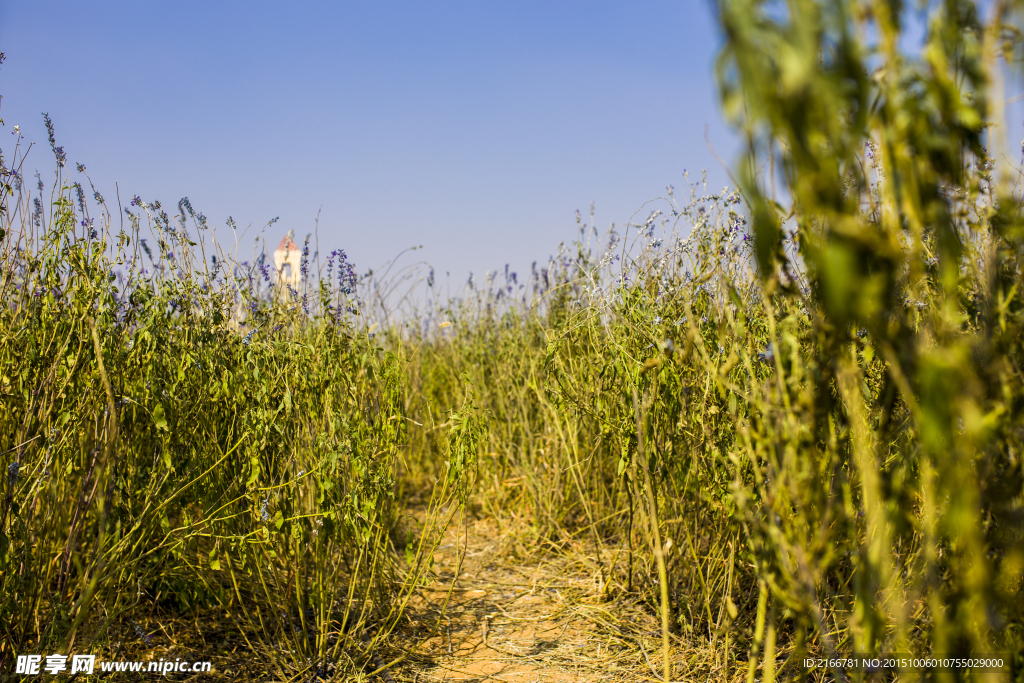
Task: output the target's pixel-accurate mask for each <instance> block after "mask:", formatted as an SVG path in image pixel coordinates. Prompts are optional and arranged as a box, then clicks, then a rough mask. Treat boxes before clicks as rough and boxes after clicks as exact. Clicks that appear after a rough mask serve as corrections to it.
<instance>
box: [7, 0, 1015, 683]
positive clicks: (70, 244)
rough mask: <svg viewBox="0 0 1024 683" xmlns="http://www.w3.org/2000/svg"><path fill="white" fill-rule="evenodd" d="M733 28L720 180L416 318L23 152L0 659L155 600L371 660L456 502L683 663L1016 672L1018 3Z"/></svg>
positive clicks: (12, 209)
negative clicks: (649, 631) (276, 263)
mask: <svg viewBox="0 0 1024 683" xmlns="http://www.w3.org/2000/svg"><path fill="white" fill-rule="evenodd" d="M719 9H720V11H721V20H722V26H723V28H724V31H725V36H726V43H725V47H724V49H723V52H722V54H721V56H720V61H719V67H720V70H719V82H720V84H721V88H722V94H723V102H724V106H725V112H726V114H727V116H729V117H730V119H731V121H732V122H733V123H734V124H735V125H736V126H737V127H738V128H739V129H740V130H742V131H743V132H744V134H745V136H746V139H747V140H748V149H747V153H746V155H745V157H744V159H743V160H741V163H740V164H738V167H737V171H736V174H737V183H736V185H737V188H736V189H735V190H734V191H728V190H726V191H722V192H713V191H709V190H708V188H707V187H706V184H704V183H703V182H695V183H692V184H691V185H690V187H687V188H683V189H682V190H681V191H679V192H676V191H675V190H673V189H670V190H669V192H668V194H667V195H666V197H663V198H662V199H661V200H659V201H660V202H661V203H660V204H659V206H658V207H656V208H657V209H658V210H656V211H652V212H651V213H650V214H648V215H646V216H645V220H643V221H642V222H640V223H632V222H631V223H630V224H629V225H626V226H622V227H620V228H619V229H618V230H616V229H614V228H613V229H612V230H611V231H610V232H608V233H606V234H604V235H600V234H598V232H597V231H596V229H595V228H594V226H593V224H592V223H593V221H592V220H591V221H590V222H589V223H584V222H583V218H582V217H581V218H580V219H579V225H580V231H579V239H578V240H577V241H576V242H575V243H574V244H572V245H571V246H567V247H566V246H564V247H563V248H562V249H561V250H560V252H559V253H558V255H557V256H556V257H555V258H553V259H551V260H550V261H549V262H548V263H546V264H545V265H544V267H542V268H534V270H533V272H532V273H531V274H530V276H528V277H524V278H522V279H521V278H519V276H518V275H517V274H516V273H511V272H509V271H508V269H506V270H505V272H504V273H503V274H502V273H495V274H492V275H491V276H489V277H488V278H487V279H486V281H485V282H484V283H473V282H470V283H469V284H468V285H467V289H466V291H465V292H464V293H463V295H462V296H459V297H457V298H455V299H452V300H444V299H441V298H440V297H439V296H437V294H436V291H437V290H436V289H435V288H434V281H433V275H432V273H430V274H424V276H425V277H424V278H423V281H424V284H425V288H424V290H425V292H426V294H425V297H426V298H425V299H420V301H421V305H420V306H419V307H418V308H416V309H415V310H409V309H405V310H402V311H395V310H388V311H386V314H385V309H386V307H387V305H388V301H389V300H388V299H387V298H386V297H383V296H381V295H380V293H381V292H383V291H388V288H389V287H390V284H389V283H386V282H380V281H376V282H374V281H372V279H369V278H361V279H360V278H357V277H356V276H355V272H354V270H352V268H351V265H350V264H349V263H348V262H347V259H346V257H345V255H344V253H343V252H333V253H332V254H331V255H330V257H328V258H326V259H318V258H316V256H317V255H316V254H314V255H313V256H312V257H311V256H309V253H308V251H309V242H308V240H307V242H306V251H305V253H304V256H303V264H304V265H303V269H302V270H303V283H304V284H303V287H302V288H301V289H300V290H294V291H289V289H288V288H286V287H282V286H280V285H274V284H273V283H272V280H273V278H272V277H271V275H272V274H271V273H270V271H269V264H267V263H266V262H264V261H260V260H256V261H254V262H252V263H247V262H242V261H240V260H239V257H237V244H236V245H234V253H231V254H229V253H225V251H224V249H223V248H221V247H219V246H216V245H215V242H214V241H212V239H211V235H210V231H209V230H208V228H207V226H206V221H205V218H204V217H203V216H202V214H199V213H197V212H195V211H194V210H193V209H192V207H191V206H190V205H189V203H188V201H187V200H182V202H181V203H179V205H178V213H177V215H176V216H174V217H170V216H168V215H167V213H166V212H165V211H164V210H163V209H162V207H161V206H160V204H159V203H158V202H145V201H143V200H141V199H139V198H135V199H134V200H133V201H132V202H131V206H130V207H127V208H125V209H123V210H121V209H120V208H119V209H118V211H117V212H114V211H113V210H112V209H110V210H108V208H107V207H108V204H110V202H108V201H104V200H103V198H102V197H101V196H100V194H99V193H98V192H96V191H95V189H94V188H92V185H91V182H90V181H89V180H88V176H87V175H86V174H85V172H84V168H82V167H79V168H78V170H79V174H78V175H75V176H74V177H75V178H80V180H77V181H76V180H72V179H71V176H72V174H70V173H69V171H68V169H67V168H66V166H65V163H66V160H65V154H64V152H63V150H62V149H61V148H60V147H59V146H58V145H57V143H56V139H55V138H54V136H53V134H52V132H51V136H50V146H51V151H52V152H53V153H54V155H55V158H56V161H57V165H58V170H57V175H56V179H55V182H54V183H53V184H52V186H51V191H50V192H49V197H48V198H47V197H46V191H45V187H44V184H43V182H42V180H37V184H36V185H35V186H34V187H35V189H34V190H33V189H32V186H30V185H29V184H28V181H27V180H26V178H25V177H24V172H23V171H22V169H21V165H22V160H23V156H20V153H19V151H18V150H15V152H14V153H13V154H12V155H11V158H10V159H9V160H8V161H7V162H6V165H5V166H4V170H3V173H4V182H5V183H6V184H5V190H4V192H5V193H4V203H3V214H2V216H0V220H2V221H3V223H2V229H3V236H2V251H0V258H2V260H3V265H2V274H3V280H2V282H0V288H2V292H3V295H4V306H3V307H0V389H2V392H3V404H2V405H3V407H2V412H0V425H2V426H0V451H2V452H3V458H4V460H3V464H4V466H5V467H6V476H5V480H4V488H3V499H2V507H0V534H2V535H0V561H2V564H0V591H2V592H0V601H2V602H3V612H4V614H5V615H7V617H6V618H5V619H4V620H3V621H2V622H0V633H2V636H3V641H2V642H3V643H4V646H3V647H4V649H3V650H0V666H7V665H8V664H9V662H10V657H11V653H12V652H22V651H25V650H27V649H31V650H38V651H43V650H46V649H48V648H50V649H60V648H64V649H67V648H70V647H72V644H73V643H75V642H76V639H78V642H81V640H82V639H85V640H87V641H88V642H89V643H91V644H92V647H93V649H94V650H95V649H97V648H101V647H109V646H110V643H111V642H112V640H113V636H112V635H111V633H112V632H113V631H115V630H116V631H117V633H118V634H120V635H118V638H123V637H124V634H125V633H130V630H131V629H132V628H137V626H134V625H133V620H134V619H135V616H134V615H135V613H136V611H141V610H143V609H146V610H149V609H151V607H152V606H153V605H154V604H157V605H159V606H161V608H162V609H167V610H177V611H179V612H183V613H190V612H192V611H197V610H202V609H206V608H210V607H214V606H220V607H222V608H223V609H222V611H224V610H227V612H228V613H230V614H235V615H238V619H239V623H238V628H239V630H240V631H241V632H243V633H244V634H245V637H246V638H247V639H248V640H250V645H251V647H252V648H254V649H256V650H257V651H260V652H262V653H265V654H266V655H268V657H269V658H270V660H271V661H273V662H274V665H275V667H277V673H278V674H279V675H281V676H283V677H285V678H287V677H290V676H293V675H300V674H301V675H308V672H309V671H316V672H318V673H319V674H320V675H322V676H327V675H328V674H331V673H336V672H340V673H345V672H348V673H351V672H354V671H358V670H366V669H368V668H370V669H372V668H374V666H372V665H371V666H367V662H370V661H372V660H371V658H372V653H373V652H374V646H375V645H377V644H379V643H382V642H385V641H387V639H388V638H389V637H390V634H391V633H392V632H393V630H394V629H395V627H396V626H397V625H398V624H399V621H400V619H401V614H402V612H403V609H404V607H405V605H406V604H407V601H408V599H409V596H410V595H412V594H413V593H414V592H415V590H416V587H417V586H418V585H419V583H420V582H421V581H422V580H423V578H424V577H425V576H427V575H428V574H429V572H430V551H431V549H432V547H433V546H434V545H435V544H436V542H437V541H436V539H437V538H439V534H440V533H441V531H442V530H443V528H444V527H445V526H446V525H447V524H448V523H449V522H450V521H451V519H452V518H453V517H454V516H455V515H458V514H459V513H460V512H461V510H462V506H464V505H467V504H470V503H471V504H472V509H473V510H475V511H476V512H477V514H488V515H492V516H494V517H495V518H496V519H498V520H499V521H508V520H510V519H513V518H515V519H523V518H525V519H527V520H529V522H530V524H529V526H528V527H527V528H528V531H526V532H523V533H525V534H527V536H524V537H523V538H522V539H520V540H521V543H520V545H519V547H520V548H521V552H522V553H529V552H534V550H533V548H535V547H537V542H540V544H541V547H545V546H546V547H549V548H556V547H557V548H560V547H563V545H562V544H560V541H561V540H563V539H585V540H586V547H587V548H589V549H588V550H586V551H585V552H586V553H587V554H588V555H589V558H588V561H590V562H591V563H592V565H593V566H594V568H595V572H596V575H597V577H598V584H599V592H600V594H601V595H602V596H604V597H605V598H611V597H613V596H627V597H630V598H633V599H637V600H640V601H643V602H646V603H647V604H648V605H649V606H650V609H651V611H652V612H653V613H656V614H658V615H660V618H661V619H662V625H663V633H664V636H663V637H664V641H663V642H664V645H663V648H664V650H663V665H664V667H665V673H664V675H665V677H666V679H670V678H671V677H672V670H673V667H677V666H678V665H679V661H680V659H681V658H683V657H685V653H686V651H687V649H701V650H703V651H705V652H710V657H709V658H708V660H707V661H710V662H713V664H712V665H710V666H709V668H708V670H707V671H706V672H704V675H707V676H711V677H712V678H716V679H720V680H729V681H731V680H746V681H748V683H752V682H753V681H754V680H755V679H756V680H764V681H771V680H773V679H774V678H775V677H778V676H782V677H787V678H789V677H796V678H799V677H801V676H803V675H805V674H806V673H807V672H806V671H805V670H804V669H803V668H802V667H803V664H802V661H803V656H804V655H805V654H806V653H811V654H817V655H834V654H836V653H843V654H846V653H852V652H858V653H866V654H874V653H913V654H927V653H949V654H954V653H1008V654H1009V655H1010V659H1011V660H1012V667H1013V671H1014V676H1016V677H1017V678H1018V679H1020V678H1021V677H1022V676H1024V659H1022V658H1021V655H1020V653H1021V652H1024V592H1022V591H1024V586H1022V576H1024V507H1022V505H1024V500H1022V496H1024V471H1022V451H1021V448H1022V445H1024V444H1022V439H1024V431H1022V425H1024V421H1022V410H1024V374H1022V365H1024V363H1022V360H1024V359H1022V357H1021V356H1022V348H1021V340H1022V339H1024V334H1022V333H1024V306H1022V296H1024V291H1022V290H1024V286H1022V275H1024V271H1022V265H1024V264H1022V260H1021V259H1022V258H1024V253H1022V250H1024V215H1022V208H1024V203H1022V198H1021V194H1020V191H1019V190H1020V188H1019V184H1017V183H1016V182H1015V180H1014V178H1015V177H1016V178H1017V181H1019V179H1020V177H1021V176H1020V174H1019V172H1018V173H1017V175H1016V176H1014V174H1013V170H1014V169H1013V167H1012V164H1011V163H1010V161H1009V160H1008V159H1007V158H1006V157H1005V155H1004V154H1003V153H1002V152H1001V150H1004V149H1006V146H1007V144H1006V140H1007V134H1006V125H1005V122H1003V121H1001V120H1000V112H1002V111H1003V107H1002V105H1001V98H1003V97H1004V96H1003V94H1002V92H1001V88H1000V85H999V84H1000V83H1001V82H1002V80H1003V78H1004V77H1005V76H1006V75H1007V74H1010V73H1012V72H1011V71H1009V70H1008V67H1007V66H1006V65H1007V64H1009V65H1011V66H1012V65H1015V64H1019V63H1020V50H1021V44H1020V42H1019V41H1017V36H1018V35H1019V34H1018V32H1017V29H1016V28H1015V27H1018V26H1019V25H1020V24H1019V19H1018V17H1017V15H1015V14H1014V13H1013V10H1014V6H1012V5H1010V4H1006V3H995V4H994V5H992V6H986V7H985V12H984V14H985V16H984V18H983V17H982V16H981V15H980V14H979V12H980V10H979V8H978V7H977V6H976V5H975V4H974V3H971V2H966V1H957V0H948V1H946V2H941V3H934V4H932V5H929V6H928V7H925V10H926V12H924V13H922V14H921V15H920V17H918V19H917V20H918V21H924V19H922V18H921V17H925V18H926V25H927V30H926V31H925V33H924V37H923V38H922V39H921V45H920V46H917V47H914V48H913V49H910V48H908V47H907V44H908V41H910V39H909V38H908V37H907V36H906V35H905V34H906V31H905V29H904V26H905V25H906V22H907V21H908V20H913V19H914V17H915V16H917V15H915V14H914V12H911V11H906V10H904V9H902V8H901V7H900V6H898V5H896V4H891V3H885V2H857V3H853V2H844V1H842V0H835V1H834V2H822V1H816V0H793V1H792V2H790V3H788V4H786V5H779V4H774V3H767V4H766V3H761V2H755V1H753V0H722V1H721V2H720V4H719ZM918 48H919V49H918ZM997 105H998V106H997ZM51 131H52V127H51ZM989 147H991V149H992V153H990V151H989ZM19 149H20V148H19ZM84 187H88V188H89V190H90V194H92V198H93V199H92V200H88V199H87V197H86V192H85V190H84ZM47 206H49V207H51V208H46V207H47ZM90 207H93V208H90ZM91 212H93V213H96V216H95V218H93V216H92V213H91ZM208 249H209V250H212V252H208V251H207V250H208ZM314 264H316V267H313V266H314ZM423 301H425V302H426V303H422V302H423ZM372 332H376V336H374V335H373V334H372ZM422 491H426V492H427V493H426V495H425V496H420V495H419V493H415V495H414V492H422ZM413 498H415V500H414V501H413V502H415V503H416V504H417V505H424V506H425V507H426V511H425V512H424V513H423V514H421V515H419V516H418V518H417V519H418V521H416V522H412V521H408V520H407V521H404V522H403V520H402V512H403V507H404V506H406V505H407V504H409V503H410V501H411V500H413ZM510 528H511V527H510ZM515 528H516V529H518V530H520V531H521V530H522V529H523V527H522V526H521V525H519V526H516V527H515ZM576 547H577V548H578V547H579V545H577V546H576ZM623 547H625V548H626V549H627V552H626V553H619V552H612V551H613V550H615V549H618V548H623ZM403 548H404V552H403ZM577 552H579V550H577ZM620 557H622V558H623V559H621V560H620V559H619V558H620ZM613 558H614V559H613ZM367 639H369V642H365V641H366V640H367ZM675 671H678V669H675ZM691 673H692V672H691ZM835 675H836V677H837V678H842V674H841V673H840V672H836V673H835ZM912 675H913V674H907V676H912ZM941 675H943V674H940V676H941ZM945 675H947V676H949V677H950V678H957V677H958V676H960V674H953V673H947V674H945Z"/></svg>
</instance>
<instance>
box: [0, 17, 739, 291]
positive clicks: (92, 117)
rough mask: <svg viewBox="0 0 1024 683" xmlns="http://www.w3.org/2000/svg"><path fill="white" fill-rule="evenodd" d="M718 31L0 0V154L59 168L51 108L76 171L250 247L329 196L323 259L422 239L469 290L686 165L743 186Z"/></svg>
mask: <svg viewBox="0 0 1024 683" xmlns="http://www.w3.org/2000/svg"><path fill="white" fill-rule="evenodd" d="M718 46H719V34H718V29H717V26H716V23H715V20H714V14H713V7H712V4H711V3H710V1H709V0H675V1H672V2H669V1H666V2H661V1H646V0H631V1H630V2H597V1H594V0H588V1H586V2H582V1H580V2H575V1H574V2H569V1H565V2H561V1H558V0H544V1H538V2H534V1H532V0H515V1H514V2H512V1H509V2H491V1H487V0H475V1H473V2H290V3H281V2H275V3H270V2H252V1H249V2H220V1H216V0H206V1H205V2H190V1H182V0H177V1H176V2H168V3H157V2H89V3H73V2H66V1H61V2H58V1H53V0H32V1H31V2H15V1H14V0H0V50H2V51H4V52H6V53H7V61H6V62H5V63H4V64H3V66H2V67H0V95H2V96H3V101H2V109H0V117H2V118H3V119H4V120H5V121H6V127H5V128H3V129H0V149H3V151H4V152H5V153H9V152H10V150H11V147H12V142H13V137H12V136H11V134H10V131H11V129H12V127H13V126H14V124H18V125H20V126H21V129H22V131H23V133H24V134H25V135H26V138H27V139H28V140H30V141H34V142H36V143H37V146H36V148H35V149H34V150H33V151H32V153H31V155H30V158H29V163H28V164H26V167H25V170H27V171H29V172H31V171H32V170H34V169H38V170H40V171H41V172H43V177H44V179H46V178H52V170H53V166H54V164H53V158H52V154H51V153H50V150H49V147H48V145H47V143H46V133H45V129H44V127H43V122H42V115H41V112H48V113H49V114H50V116H51V118H52V119H53V121H54V125H55V127H56V132H57V137H58V144H61V145H63V146H64V148H65V149H66V151H67V153H68V161H69V168H70V169H71V170H72V174H73V169H74V164H75V163H79V162H80V163H83V164H85V165H86V166H87V167H88V169H89V172H90V175H91V176H92V178H93V180H94V181H96V183H97V186H98V189H99V190H100V191H101V192H102V193H103V194H104V195H105V196H107V197H108V198H109V197H112V196H113V195H114V183H115V181H116V182H117V183H118V185H119V187H120V194H121V198H122V201H124V202H125V203H127V201H128V200H129V199H130V197H131V196H133V195H140V196H141V197H142V198H143V199H145V200H147V201H151V200H154V199H159V200H160V201H162V202H163V203H164V204H166V205H168V206H170V207H174V205H175V204H176V202H177V201H178V199H180V198H181V197H184V196H188V197H189V199H190V200H191V202H192V204H193V206H194V207H195V208H196V210H198V211H202V212H204V213H205V214H206V215H207V217H209V219H210V221H211V222H212V223H214V224H216V225H219V226H223V225H224V224H225V221H226V220H227V218H228V216H229V215H230V216H233V217H234V218H235V220H236V222H237V223H239V224H240V225H243V226H245V225H247V224H250V223H251V224H252V225H253V227H252V228H251V229H250V231H249V233H248V234H247V236H246V238H245V240H244V244H245V249H246V252H243V256H244V257H246V258H248V256H249V255H251V244H252V242H251V239H250V236H254V235H255V234H256V233H258V231H259V229H260V228H261V227H262V226H263V225H264V224H265V223H266V222H267V221H268V220H270V219H271V218H273V217H275V216H280V221H279V222H278V223H277V224H276V225H274V226H273V227H272V228H270V229H269V230H268V232H267V241H268V242H270V243H271V249H272V248H273V246H274V245H276V243H277V242H278V241H279V240H280V238H281V236H282V235H283V234H284V232H285V231H287V230H288V229H294V230H295V232H296V235H297V236H298V239H299V241H300V242H301V237H302V236H304V235H305V234H306V233H307V232H311V231H312V230H313V227H314V219H315V217H316V215H317V211H318V210H319V209H320V208H321V207H323V208H322V213H321V217H320V230H319V232H320V250H321V253H322V254H326V253H327V252H328V251H330V250H331V249H334V248H344V249H346V250H347V251H348V253H349V255H350V257H351V258H352V260H353V261H354V262H355V263H356V265H357V268H358V269H359V271H360V272H363V271H365V270H366V269H367V268H369V267H374V268H375V267H377V266H378V265H380V264H381V263H382V262H384V261H386V260H388V259H389V258H391V257H393V256H394V255H396V254H397V253H398V252H399V251H401V250H402V249H404V248H405V247H410V246H414V245H419V244H422V245H423V249H422V250H421V251H419V252H417V254H416V257H418V258H421V259H424V260H426V261H428V262H430V263H431V264H433V265H434V266H435V268H436V270H437V271H438V277H439V279H443V277H444V275H443V274H444V273H445V271H450V272H451V278H452V283H453V284H456V283H459V284H461V283H462V282H464V281H465V279H466V277H467V275H468V273H469V271H474V272H475V273H476V274H477V276H478V277H479V276H480V275H482V273H483V272H484V271H486V270H499V269H503V268H504V265H505V264H506V263H511V264H512V267H513V268H514V269H519V270H520V272H522V271H523V270H528V269H529V264H530V262H531V261H534V260H543V259H546V257H547V256H548V255H549V254H552V253H554V252H555V251H556V250H557V247H558V243H559V242H560V241H563V240H565V241H568V240H571V239H572V238H573V237H574V235H575V234H576V225H575V216H574V212H575V211H576V210H577V209H579V210H580V211H581V213H583V214H584V216H586V215H587V214H588V212H589V206H590V203H591V202H592V201H593V202H595V203H596V208H597V214H596V218H597V221H596V223H597V225H598V227H599V228H600V229H602V230H603V229H605V228H607V227H608V225H609V223H611V222H615V223H616V224H619V225H621V224H623V223H625V222H626V220H627V219H628V218H629V217H630V215H631V214H632V213H633V212H634V211H636V210H637V209H639V208H640V207H641V205H642V204H643V202H645V201H646V200H648V199H652V198H654V197H657V196H659V195H661V194H663V193H664V189H665V186H666V185H669V184H672V185H675V186H676V187H677V188H678V187H680V186H681V185H682V184H683V178H682V173H683V171H684V169H688V170H689V171H690V173H691V177H699V172H700V170H701V169H702V168H707V169H708V171H709V178H710V179H711V185H712V186H713V187H714V188H716V189H720V188H721V187H722V186H724V185H725V184H726V183H727V182H728V178H727V175H726V173H725V171H724V170H723V169H722V168H721V166H720V165H719V163H718V162H717V161H716V160H715V158H714V156H712V154H711V152H709V150H708V148H707V145H706V144H705V141H704V127H705V124H707V125H708V126H709V132H710V137H711V140H712V142H713V143H714V144H715V147H716V149H717V151H718V152H719V154H721V155H722V156H723V157H724V158H726V159H727V160H729V161H730V162H731V161H733V160H734V159H735V156H736V153H737V151H738V146H737V139H736V138H735V136H734V135H733V134H732V133H731V132H730V131H729V130H728V128H727V127H726V126H725V125H724V123H723V122H722V118H721V115H720V113H719V106H718V96H717V90H716V88H715V85H714V79H713V64H714V59H715V56H716V52H717V49H718ZM29 174H30V173H26V175H29ZM218 235H219V236H221V237H223V236H224V231H222V230H218Z"/></svg>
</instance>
